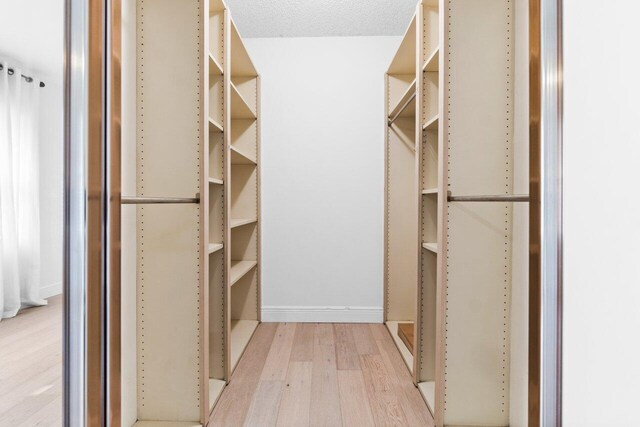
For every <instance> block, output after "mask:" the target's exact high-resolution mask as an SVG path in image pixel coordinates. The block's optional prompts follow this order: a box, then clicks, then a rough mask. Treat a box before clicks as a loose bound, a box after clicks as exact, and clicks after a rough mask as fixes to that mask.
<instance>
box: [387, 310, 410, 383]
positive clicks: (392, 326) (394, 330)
mask: <svg viewBox="0 0 640 427" xmlns="http://www.w3.org/2000/svg"><path fill="white" fill-rule="evenodd" d="M398 323H413V321H412V320H400V321H397V320H389V321H387V322H386V323H385V325H387V329H388V330H389V332H390V333H391V338H393V342H395V343H396V347H398V350H399V351H400V354H402V359H403V360H404V363H406V364H407V368H409V371H411V372H413V354H411V352H410V351H409V349H408V348H407V346H406V345H405V344H404V343H403V342H402V339H401V338H400V337H399V336H398Z"/></svg>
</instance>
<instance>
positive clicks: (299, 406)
mask: <svg viewBox="0 0 640 427" xmlns="http://www.w3.org/2000/svg"><path fill="white" fill-rule="evenodd" d="M312 366H313V363H312V362H291V363H289V370H288V372H287V380H286V382H285V387H284V391H283V394H282V400H281V402H280V410H279V411H278V422H277V424H276V425H277V426H280V427H297V426H308V425H309V414H310V412H311V411H310V408H311V375H312Z"/></svg>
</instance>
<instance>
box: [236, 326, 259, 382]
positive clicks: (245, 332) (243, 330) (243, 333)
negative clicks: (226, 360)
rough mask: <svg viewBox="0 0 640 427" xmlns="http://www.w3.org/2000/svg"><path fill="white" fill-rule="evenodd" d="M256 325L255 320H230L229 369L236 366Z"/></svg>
mask: <svg viewBox="0 0 640 427" xmlns="http://www.w3.org/2000/svg"><path fill="white" fill-rule="evenodd" d="M257 327H258V321H257V320H232V321H231V371H232V372H233V370H234V369H235V368H236V365H237V364H238V361H239V360H240V357H242V353H244V350H245V349H246V348H247V344H249V341H250V340H251V337H252V336H253V333H254V332H255V330H256V328H257Z"/></svg>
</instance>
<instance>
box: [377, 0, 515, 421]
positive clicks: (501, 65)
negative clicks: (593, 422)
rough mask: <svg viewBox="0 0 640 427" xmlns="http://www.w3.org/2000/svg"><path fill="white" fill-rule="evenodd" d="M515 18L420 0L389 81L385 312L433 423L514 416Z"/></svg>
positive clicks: (496, 7) (478, 4)
mask: <svg viewBox="0 0 640 427" xmlns="http://www.w3.org/2000/svg"><path fill="white" fill-rule="evenodd" d="M513 17H514V11H513V9H512V5H511V2H510V1H499V2H496V1H489V0H486V1H485V0H480V1H472V0H466V1H465V0H462V1H461V0H456V1H453V0H440V1H437V0H435V1H434V0H423V1H422V2H420V3H419V4H418V6H417V9H416V13H415V15H414V17H413V19H412V21H411V23H410V24H409V27H408V29H407V31H406V33H405V35H404V37H403V39H402V42H401V44H400V47H399V48H398V50H397V52H396V54H395V57H394V58H393V60H392V62H391V64H390V66H389V69H388V71H387V74H386V78H385V80H386V118H385V121H386V125H387V132H386V156H385V159H386V161H385V165H386V168H385V178H386V179H385V182H386V185H385V293H384V299H385V304H384V316H385V323H386V325H387V328H388V329H389V332H390V333H391V335H392V336H393V338H394V340H395V342H396V345H397V347H398V349H399V351H400V352H401V354H402V356H403V358H404V360H405V362H406V365H407V367H408V369H409V370H410V371H411V372H412V375H413V379H414V382H415V384H416V385H417V386H418V387H419V389H420V392H421V394H422V396H423V398H424V400H425V402H426V403H427V405H428V407H429V409H430V411H431V412H432V414H433V415H434V418H435V420H436V425H500V426H505V425H509V409H510V402H509V398H510V390H509V386H510V380H509V375H510V351H511V350H510V307H511V287H512V277H511V275H512V271H511V270H512V259H511V252H512V243H513V242H512V215H513V214H512V212H513V203H512V202H513V201H515V200H514V199H513V198H511V196H512V195H513V181H514V162H513V155H514V154H513V151H514V150H513V143H514V140H513V138H514V135H513V118H514V116H513V114H514V113H513V110H514V105H513V98H514V96H513V87H514V86H513V76H514V65H513V62H514V61H513V58H514V52H513V50H514V49H513V40H514V19H513ZM467 196H470V197H467ZM518 285H519V286H522V285H523V284H522V283H520V284H518Z"/></svg>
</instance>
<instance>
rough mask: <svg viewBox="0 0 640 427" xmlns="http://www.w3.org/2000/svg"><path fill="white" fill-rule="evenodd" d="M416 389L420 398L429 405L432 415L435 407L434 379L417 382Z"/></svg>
mask: <svg viewBox="0 0 640 427" xmlns="http://www.w3.org/2000/svg"><path fill="white" fill-rule="evenodd" d="M418 390H420V394H421V395H422V398H423V399H424V401H425V402H426V404H427V406H428V407H429V411H431V414H432V415H433V413H434V411H435V409H436V383H435V381H425V382H422V383H418Z"/></svg>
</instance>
